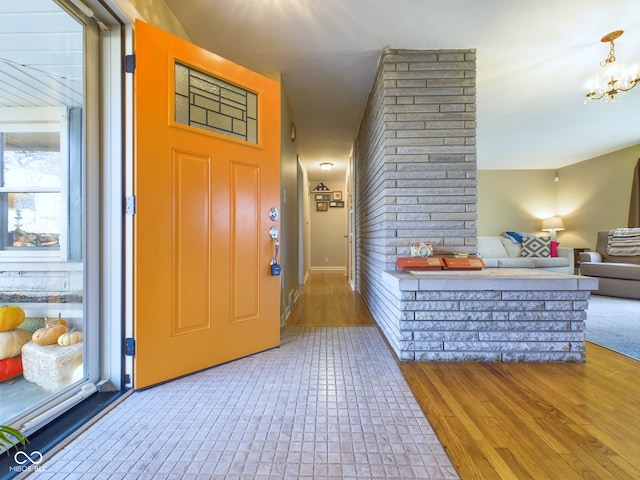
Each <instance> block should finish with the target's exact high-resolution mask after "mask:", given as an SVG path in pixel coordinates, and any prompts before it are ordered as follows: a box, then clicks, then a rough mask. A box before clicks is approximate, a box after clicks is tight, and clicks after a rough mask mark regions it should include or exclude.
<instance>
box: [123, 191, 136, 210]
mask: <svg viewBox="0 0 640 480" xmlns="http://www.w3.org/2000/svg"><path fill="white" fill-rule="evenodd" d="M124 213H126V214H127V215H135V214H136V196H135V195H129V196H128V197H127V198H126V199H125V201H124Z"/></svg>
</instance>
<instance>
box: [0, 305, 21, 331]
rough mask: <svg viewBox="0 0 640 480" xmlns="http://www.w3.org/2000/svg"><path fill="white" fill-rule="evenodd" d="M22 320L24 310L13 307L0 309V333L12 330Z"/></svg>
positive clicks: (8, 306)
mask: <svg viewBox="0 0 640 480" xmlns="http://www.w3.org/2000/svg"><path fill="white" fill-rule="evenodd" d="M23 320H24V310H23V309H21V308H20V307H17V306H15V305H5V306H4V307H0V332H7V331H9V330H13V329H14V328H16V327H17V326H18V325H20V324H21V323H22V321H23Z"/></svg>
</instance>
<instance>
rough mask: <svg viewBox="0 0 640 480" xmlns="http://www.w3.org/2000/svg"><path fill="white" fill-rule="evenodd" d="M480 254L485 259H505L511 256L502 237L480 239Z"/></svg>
mask: <svg viewBox="0 0 640 480" xmlns="http://www.w3.org/2000/svg"><path fill="white" fill-rule="evenodd" d="M478 252H480V255H482V257H483V258H505V257H508V256H509V255H508V254H507V251H506V250H505V248H504V245H503V244H502V239H501V238H500V237H478Z"/></svg>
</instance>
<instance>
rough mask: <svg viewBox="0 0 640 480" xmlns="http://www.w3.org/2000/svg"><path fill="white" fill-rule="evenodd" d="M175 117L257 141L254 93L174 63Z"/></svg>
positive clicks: (256, 111)
mask: <svg viewBox="0 0 640 480" xmlns="http://www.w3.org/2000/svg"><path fill="white" fill-rule="evenodd" d="M175 121H176V122H177V123H181V124H183V125H189V126H191V127H196V128H200V129H202V130H207V131H210V132H215V133H219V134H221V135H225V136H228V137H232V138H238V139H240V140H245V141H247V142H251V143H258V96H257V95H256V94H255V93H254V92H251V91H249V90H246V89H244V88H242V87H238V86H236V85H233V84H231V83H228V82H225V81H224V80H221V79H219V78H216V77H213V76H211V75H209V74H208V73H204V72H201V71H199V70H196V69H195V68H192V67H188V66H186V65H182V64H180V63H176V64H175Z"/></svg>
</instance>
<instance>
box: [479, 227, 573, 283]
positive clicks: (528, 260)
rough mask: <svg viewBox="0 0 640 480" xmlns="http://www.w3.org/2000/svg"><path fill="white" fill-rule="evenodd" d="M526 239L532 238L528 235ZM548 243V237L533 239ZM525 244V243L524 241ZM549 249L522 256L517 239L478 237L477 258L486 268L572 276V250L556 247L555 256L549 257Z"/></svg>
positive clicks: (520, 246)
mask: <svg viewBox="0 0 640 480" xmlns="http://www.w3.org/2000/svg"><path fill="white" fill-rule="evenodd" d="M528 237H534V236H533V235H529V236H528ZM534 238H538V239H544V240H545V241H546V242H549V243H550V240H549V237H534ZM525 242H526V241H525ZM550 250H551V249H550V248H549V249H548V250H545V251H542V252H540V253H537V254H534V255H531V253H530V252H529V253H527V254H526V255H531V256H523V244H522V242H518V241H517V239H514V238H512V237H511V238H509V237H505V236H502V237H501V236H495V237H494V236H479V237H478V256H479V257H481V258H482V259H483V260H484V263H485V265H486V266H487V268H535V269H543V270H544V271H549V272H557V273H566V274H570V275H573V274H574V268H575V265H574V257H573V248H569V247H560V246H558V247H557V256H556V257H554V256H551V251H550Z"/></svg>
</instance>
